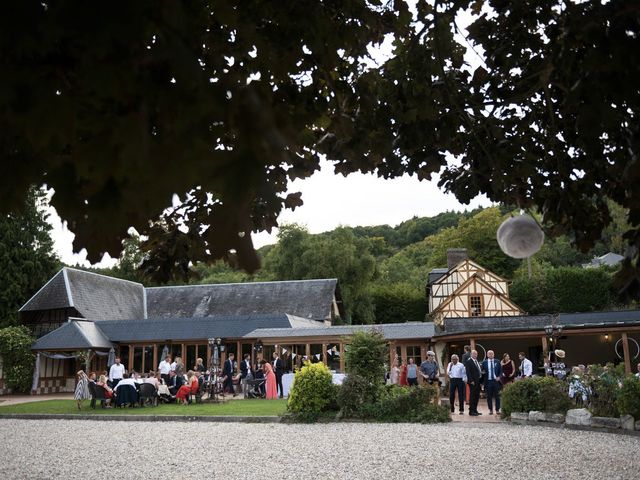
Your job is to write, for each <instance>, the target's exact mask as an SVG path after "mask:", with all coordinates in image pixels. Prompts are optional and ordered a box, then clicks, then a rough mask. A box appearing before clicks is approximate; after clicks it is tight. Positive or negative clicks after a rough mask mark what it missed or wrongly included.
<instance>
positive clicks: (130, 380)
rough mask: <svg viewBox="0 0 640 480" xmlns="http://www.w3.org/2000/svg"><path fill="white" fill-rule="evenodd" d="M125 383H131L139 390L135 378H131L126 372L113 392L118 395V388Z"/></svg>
mask: <svg viewBox="0 0 640 480" xmlns="http://www.w3.org/2000/svg"><path fill="white" fill-rule="evenodd" d="M124 385H130V386H132V387H133V388H135V389H136V391H137V390H138V388H137V384H136V382H135V380H134V379H133V378H131V377H130V376H129V375H128V374H126V373H125V374H123V375H122V380H120V381H119V382H118V384H117V385H116V388H114V389H113V392H114V393H115V394H116V395H118V388H120V386H124Z"/></svg>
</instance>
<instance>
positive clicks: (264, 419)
mask: <svg viewBox="0 0 640 480" xmlns="http://www.w3.org/2000/svg"><path fill="white" fill-rule="evenodd" d="M0 420H103V421H118V422H120V421H125V422H218V423H281V422H282V421H283V420H282V417H276V416H254V417H249V416H246V417H243V416H237V415H236V416H232V415H229V416H224V415H83V414H62V413H60V414H53V413H52V414H40V413H8V414H4V415H0Z"/></svg>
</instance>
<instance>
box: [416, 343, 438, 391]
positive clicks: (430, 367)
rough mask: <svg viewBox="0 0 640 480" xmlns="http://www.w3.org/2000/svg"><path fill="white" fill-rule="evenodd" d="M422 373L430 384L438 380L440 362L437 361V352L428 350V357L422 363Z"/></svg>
mask: <svg viewBox="0 0 640 480" xmlns="http://www.w3.org/2000/svg"><path fill="white" fill-rule="evenodd" d="M420 375H422V377H423V378H424V379H425V381H426V382H428V383H429V385H433V382H437V381H438V364H437V363H436V354H435V352H432V351H431V350H429V351H428V352H427V359H426V360H425V361H424V362H422V363H421V364H420Z"/></svg>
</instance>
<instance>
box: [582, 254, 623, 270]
mask: <svg viewBox="0 0 640 480" xmlns="http://www.w3.org/2000/svg"><path fill="white" fill-rule="evenodd" d="M622 260H624V257H623V256H622V255H619V254H617V253H613V252H609V253H605V254H604V255H602V256H601V257H595V258H594V259H593V260H591V263H588V264H587V265H586V266H587V267H599V266H601V265H606V266H608V267H612V266H614V265H618V264H619V263H620V262H622Z"/></svg>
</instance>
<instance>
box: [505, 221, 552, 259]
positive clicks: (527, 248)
mask: <svg viewBox="0 0 640 480" xmlns="http://www.w3.org/2000/svg"><path fill="white" fill-rule="evenodd" d="M497 237H498V245H500V248H501V249H502V251H503V252H504V253H506V254H507V255H509V256H510V257H513V258H528V257H530V256H532V255H533V254H534V253H536V252H537V251H538V250H540V248H542V244H543V243H544V232H543V231H542V229H541V228H540V226H539V225H538V224H537V223H536V221H535V220H534V219H533V218H531V217H530V216H529V215H520V216H518V217H511V218H508V219H507V220H505V221H504V222H502V225H500V228H498V234H497Z"/></svg>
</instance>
